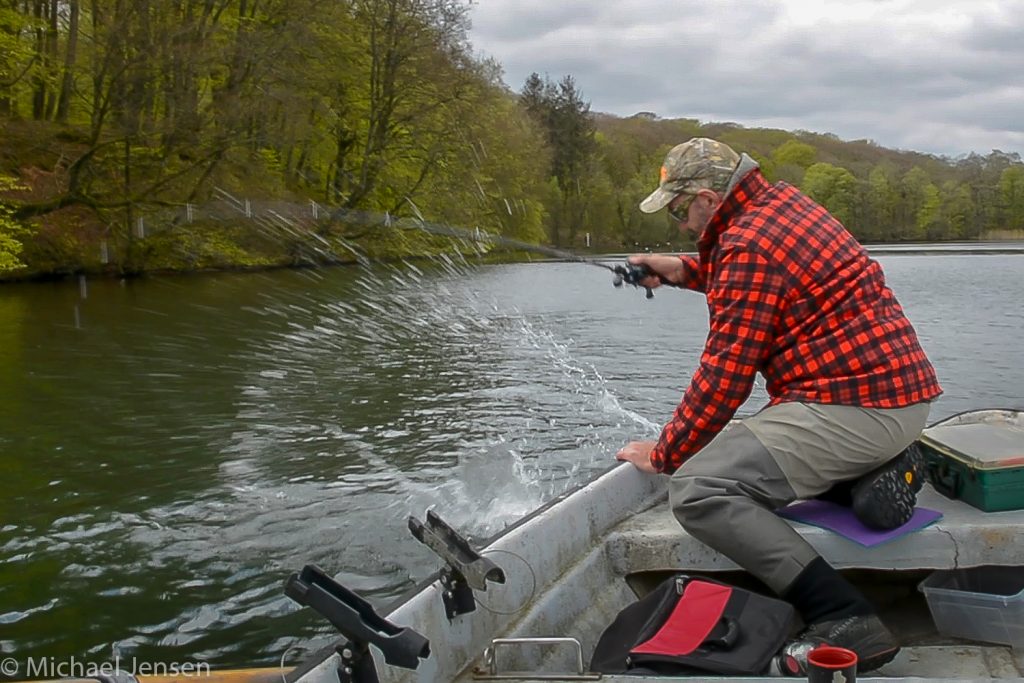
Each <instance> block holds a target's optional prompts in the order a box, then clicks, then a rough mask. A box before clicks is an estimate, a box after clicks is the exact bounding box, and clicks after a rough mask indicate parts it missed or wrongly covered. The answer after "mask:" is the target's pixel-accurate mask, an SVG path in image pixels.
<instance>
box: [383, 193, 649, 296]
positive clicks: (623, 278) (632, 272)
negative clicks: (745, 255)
mask: <svg viewBox="0 0 1024 683" xmlns="http://www.w3.org/2000/svg"><path fill="white" fill-rule="evenodd" d="M407 201H408V200H407ZM408 203H409V205H410V206H412V209H413V211H414V212H415V213H416V217H415V218H411V219H409V220H410V221H411V222H412V224H413V226H414V227H415V228H416V229H419V230H423V231H424V232H428V233H430V234H432V235H444V236H446V237H455V238H458V239H462V240H466V241H472V242H478V243H479V242H488V243H490V244H498V245H501V246H503V247H509V248H513V249H519V250H522V251H530V252H535V253H538V254H544V255H545V256H551V257H553V258H558V259H562V260H564V261H569V262H572V263H584V264H587V265H591V266H597V267H598V268H604V269H606V270H609V271H611V272H612V273H613V274H614V278H613V279H612V284H613V285H614V286H615V287H621V286H622V285H623V284H627V285H633V286H634V287H643V285H641V284H640V281H641V280H643V279H645V278H648V277H658V276H657V275H656V274H655V273H654V271H652V270H651V269H650V268H649V267H647V266H646V265H644V264H637V263H629V262H628V261H627V262H626V263H625V264H618V265H614V266H612V265H610V264H607V263H604V262H602V261H599V260H597V259H594V258H589V257H587V256H580V255H579V254H574V253H573V252H571V251H567V250H565V249H556V248H554V247H545V246H543V245H540V244H531V243H529V242H523V241H522V240H517V239H512V238H511V237H504V236H502V235H492V234H490V233H489V232H487V231H485V230H480V229H479V228H476V229H475V230H473V231H470V230H467V229H465V228H457V227H454V226H451V225H441V224H439V223H431V222H429V221H427V220H425V219H424V218H423V216H422V214H420V212H419V209H417V208H416V205H415V204H413V203H412V202H411V201H409V202H408ZM402 222H403V221H402V219H399V220H398V221H397V227H400V228H401V227H404V226H402ZM385 224H386V225H390V221H387V222H386V223H385ZM644 290H645V291H646V296H647V298H648V299H651V298H653V297H654V292H653V291H651V288H650V287H644Z"/></svg>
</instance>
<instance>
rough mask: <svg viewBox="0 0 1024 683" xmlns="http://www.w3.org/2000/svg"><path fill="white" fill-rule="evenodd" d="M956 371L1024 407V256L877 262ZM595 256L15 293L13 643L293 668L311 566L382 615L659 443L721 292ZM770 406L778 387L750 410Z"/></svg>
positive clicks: (897, 257) (0, 400)
mask: <svg viewBox="0 0 1024 683" xmlns="http://www.w3.org/2000/svg"><path fill="white" fill-rule="evenodd" d="M878 258H879V260H880V261H881V263H882V265H883V267H884V268H885V271H886V275H887V278H888V281H889V284H890V286H891V287H892V288H893V289H894V290H895V291H896V294H897V296H898V298H899V299H900V301H901V303H902V304H903V306H904V308H905V309H906V311H907V313H908V315H909V316H910V318H911V320H912V321H913V323H914V325H915V327H916V328H917V330H918V334H919V336H920V338H921V341H922V343H923V345H924V347H925V349H926V351H927V352H928V354H929V356H930V357H931V359H932V361H933V363H934V364H935V366H936V367H937V369H938V372H939V376H940V380H941V383H942V385H943V388H944V389H945V394H944V395H943V396H942V397H941V398H940V399H939V401H938V402H937V403H936V404H935V406H934V409H933V413H932V420H933V421H934V420H937V419H939V418H941V417H944V416H947V415H950V414H953V413H956V412H960V411H964V410H969V409H974V408H986V407H1021V406H1022V404H1024V400H1022V399H1021V396H1022V388H1021V387H1022V386H1024V343H1022V340H1024V255H1021V254H964V253H952V254H951V253H933V254H931V255H917V254H914V255H901V254H891V253H886V254H884V255H879V256H878ZM610 275H611V274H610V273H608V272H607V271H603V270H600V269H598V268H593V267H591V266H587V265H583V264H574V263H533V264H520V265H501V266H482V267H464V266H461V265H456V264H453V263H440V264H430V265H424V264H419V265H416V266H401V267H381V268H377V269H374V270H367V269H363V268H336V269H326V270H304V271H279V272H271V273H261V274H219V275H196V276H183V277H152V278H147V279H143V280H137V281H132V282H128V283H121V282H118V281H116V280H113V281H95V280H89V281H71V282H64V283H54V284H31V285H28V284H26V285H5V286H3V287H0V451H2V458H0V468H2V469H0V473H2V476H0V653H3V654H4V655H5V656H14V657H16V658H19V659H24V658H27V657H55V658H58V659H61V658H65V659H66V658H68V657H70V656H72V655H73V656H75V657H78V658H85V659H90V660H94V661H107V660H110V659H112V657H113V656H114V655H115V654H120V655H121V656H122V657H130V656H134V657H137V658H139V660H144V661H165V662H172V661H177V662H180V661H185V660H195V659H201V660H206V661H209V662H211V663H212V664H214V665H215V666H220V667H224V666H242V665H257V664H264V665H265V664H273V663H276V662H278V661H279V659H280V658H281V657H282V655H285V654H286V652H287V657H288V658H289V660H294V659H295V658H297V657H298V656H299V655H300V654H301V652H302V651H303V650H305V649H307V648H312V647H317V646H320V645H323V644H325V643H326V642H328V641H329V640H330V638H331V635H330V630H329V628H328V627H327V626H325V625H324V624H322V623H321V622H320V621H319V620H318V619H317V618H316V617H315V616H314V615H312V614H311V613H310V612H309V611H308V610H301V611H300V610H299V609H298V608H297V607H296V606H295V605H294V604H293V603H291V601H290V600H288V599H287V598H285V597H284V595H283V591H282V586H283V583H284V581H285V579H286V578H287V576H288V575H289V574H290V573H291V572H293V571H296V570H298V569H300V568H301V567H302V566H303V565H304V564H306V563H311V562H312V563H316V564H318V565H320V566H321V567H323V568H324V569H325V570H327V571H328V572H331V573H334V574H337V575H339V578H340V579H341V580H342V581H343V582H344V583H346V584H347V585H348V586H349V587H350V588H352V589H354V590H356V591H358V592H360V593H361V594H363V595H364V596H366V597H368V598H369V599H370V600H371V601H373V602H375V603H377V604H384V603H386V602H387V601H389V600H390V599H392V598H394V597H395V596H397V595H399V594H400V593H402V592H403V591H405V590H406V589H408V588H409V587H411V586H412V585H413V584H414V583H415V582H417V581H418V580H420V579H422V578H424V577H426V576H427V575H429V574H430V573H432V572H433V571H434V570H435V569H437V566H438V563H437V561H435V560H434V559H433V557H432V556H431V555H430V554H429V552H428V551H427V550H426V549H424V548H423V547H422V546H421V545H420V544H419V543H417V542H416V541H414V540H413V539H412V537H411V536H410V535H409V533H408V531H407V528H406V520H407V518H408V516H409V515H410V514H412V515H415V516H417V517H419V518H422V517H423V516H424V514H425V511H426V509H427V508H434V509H435V510H437V511H438V513H439V514H441V515H442V517H444V518H445V519H446V521H448V522H449V523H451V524H453V525H454V526H456V527H458V528H461V529H463V530H464V531H466V532H467V533H469V534H471V535H473V536H475V537H477V538H482V537H485V536H488V535H490V534H492V533H494V532H496V531H498V530H500V529H501V528H503V527H504V526H506V525H507V524H509V523H511V522H513V521H514V520H516V519H518V518H519V517H521V516H522V515H524V514H525V513H527V512H528V511H530V510H532V509H533V508H535V507H537V506H538V505H540V504H541V503H543V502H544V501H546V500H549V499H551V498H552V497H554V496H556V495H557V494H559V493H561V492H563V491H564V490H566V489H567V488H569V487H571V486H573V485H575V484H578V483H580V482H582V481H585V480H586V479H588V478H590V477H592V476H594V475H595V474H596V473H597V472H600V471H601V470H603V469H605V468H606V467H608V466H609V465H610V464H611V463H612V462H613V460H612V459H613V456H614V453H615V451H616V450H617V449H618V448H619V446H620V445H622V444H623V443H624V442H626V441H628V440H630V439H636V438H656V437H657V434H658V432H659V429H660V425H661V424H662V422H663V421H664V420H665V419H667V418H668V416H669V415H670V414H671V412H672V410H673V409H674V407H675V405H676V403H677V401H678V400H679V397H680V395H681V392H682V391H683V389H684V388H685V386H686V384H687V381H688V379H689V377H690V375H691V374H692V372H693V370H694V369H695V367H696V363H697V360H698V358H699V355H700V351H701V348H702V345H703V342H704V338H705V335H706V333H707V309H706V306H705V303H704V301H703V298H702V297H701V296H700V295H697V294H694V293H690V292H680V291H676V290H659V291H658V292H656V296H655V298H654V299H652V300H646V299H645V298H644V296H643V292H642V291H637V290H635V289H632V288H626V289H622V290H616V289H614V288H613V287H612V286H611V277H610ZM765 401H766V396H765V394H764V391H763V388H762V385H760V384H759V385H758V388H757V389H756V390H755V393H754V395H753V396H752V397H751V399H750V400H749V401H748V403H747V404H746V405H745V406H744V407H743V409H742V410H741V413H742V414H747V413H751V412H754V411H755V410H757V409H758V408H759V407H761V406H762V405H763V404H764V403H765Z"/></svg>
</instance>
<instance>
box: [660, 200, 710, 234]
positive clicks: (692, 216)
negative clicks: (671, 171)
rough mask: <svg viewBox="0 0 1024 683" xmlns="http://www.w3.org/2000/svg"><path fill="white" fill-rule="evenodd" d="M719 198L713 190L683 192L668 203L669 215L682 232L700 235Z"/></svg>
mask: <svg viewBox="0 0 1024 683" xmlns="http://www.w3.org/2000/svg"><path fill="white" fill-rule="evenodd" d="M717 199H718V195H716V194H715V193H714V192H712V191H711V190H698V191H697V192H695V193H690V192H683V193H682V194H680V195H677V196H676V197H675V198H674V199H673V200H672V201H671V202H669V203H668V215H669V216H671V217H672V220H674V221H675V222H676V223H678V224H679V232H680V233H682V234H684V235H685V234H686V233H687V232H689V233H691V234H693V235H700V234H701V233H702V232H704V228H706V227H707V225H708V222H709V221H710V220H711V215H712V214H713V213H714V207H715V206H716V205H717V203H718V202H717Z"/></svg>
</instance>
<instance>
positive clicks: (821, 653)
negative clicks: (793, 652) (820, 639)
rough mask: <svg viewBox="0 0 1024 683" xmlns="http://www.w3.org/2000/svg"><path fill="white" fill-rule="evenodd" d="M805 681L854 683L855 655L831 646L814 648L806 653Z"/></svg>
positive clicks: (855, 672)
mask: <svg viewBox="0 0 1024 683" xmlns="http://www.w3.org/2000/svg"><path fill="white" fill-rule="evenodd" d="M807 680H808V681H810V683H833V682H836V683H854V681H856V680H857V653H856V652H854V651H853V650H847V649H846V648H844V647H832V646H831V645H821V646H819V647H816V648H814V649H813V650H811V651H810V652H809V653H807Z"/></svg>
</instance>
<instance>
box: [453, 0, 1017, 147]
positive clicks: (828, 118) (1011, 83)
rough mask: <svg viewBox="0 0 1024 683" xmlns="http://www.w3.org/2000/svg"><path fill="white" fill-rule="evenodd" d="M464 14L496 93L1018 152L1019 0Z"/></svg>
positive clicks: (647, 4)
mask: <svg viewBox="0 0 1024 683" xmlns="http://www.w3.org/2000/svg"><path fill="white" fill-rule="evenodd" d="M472 19H473V30H472V32H471V40H472V41H473V44H474V46H475V48H476V49H477V50H478V51H480V52H482V53H483V54H486V55H489V56H493V57H494V58H495V59H497V60H498V61H499V62H500V63H501V64H502V65H503V67H504V69H505V80H506V83H507V84H508V85H509V86H510V87H512V88H513V89H515V90H518V89H520V88H521V87H522V84H523V82H524V81H525V80H526V77H527V76H528V75H529V74H530V73H532V72H537V73H540V74H542V75H548V76H550V77H551V78H552V80H559V79H560V78H561V77H562V76H563V75H565V74H572V76H573V77H574V78H575V80H576V83H577V85H578V86H579V88H580V90H581V91H582V93H583V95H584V97H585V98H586V99H587V100H589V101H590V102H591V106H592V109H593V110H594V111H604V112H609V113H613V114H617V115H620V116H629V115H631V114H634V113H636V112H638V111H652V112H654V113H656V114H658V115H660V116H662V117H665V118H675V117H686V118H698V119H701V120H705V121H732V122H736V123H740V124H743V125H748V126H762V125H763V126H773V127H781V128H787V129H796V128H799V129H804V130H814V131H819V132H830V133H835V134H836V135H839V136H840V137H843V138H847V139H864V138H867V139H873V140H875V141H877V142H878V143H879V144H882V145H885V146H887V147H895V148H901V149H914V150H919V151H924V152H931V153H936V154H948V155H959V154H965V153H968V152H972V151H973V152H979V153H982V154H986V153H988V152H989V151H991V150H992V149H1001V150H1003V151H1018V152H1024V115H1022V114H1024V86H1022V85H1021V81H1020V77H1019V74H1021V73H1022V72H1024V39H1022V37H1024V0H1001V1H999V2H988V1H983V0H953V1H951V0H946V1H943V0H816V1H806V2H805V1H802V0H716V1H713V2H708V1H707V0H677V1H672V0H557V1H555V0H546V1H544V2H541V1H539V0H479V2H477V3H475V4H474V9H473V14H472Z"/></svg>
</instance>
